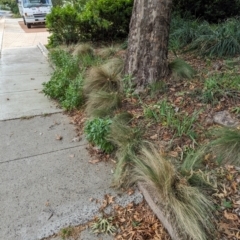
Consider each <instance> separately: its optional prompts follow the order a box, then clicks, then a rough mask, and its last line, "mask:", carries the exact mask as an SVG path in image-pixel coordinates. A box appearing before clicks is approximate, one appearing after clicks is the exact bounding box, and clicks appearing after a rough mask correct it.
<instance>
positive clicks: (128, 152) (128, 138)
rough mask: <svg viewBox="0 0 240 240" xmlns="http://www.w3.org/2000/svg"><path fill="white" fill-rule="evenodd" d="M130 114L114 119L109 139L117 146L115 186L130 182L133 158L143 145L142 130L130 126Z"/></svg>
mask: <svg viewBox="0 0 240 240" xmlns="http://www.w3.org/2000/svg"><path fill="white" fill-rule="evenodd" d="M129 118H130V116H129V114H127V113H125V114H121V115H118V116H116V117H115V118H114V119H113V122H112V124H111V126H110V133H109V136H108V139H109V140H110V141H111V142H112V143H113V144H114V145H115V146H116V147H117V154H116V157H117V165H116V168H115V172H114V176H113V185H114V186H115V187H121V186H123V185H124V186H128V185H129V184H130V181H129V180H130V169H131V167H132V165H133V161H132V159H133V158H134V156H135V155H136V153H137V152H138V150H139V148H140V146H141V131H140V130H139V129H134V128H131V127H130V126H128V125H127V124H128V123H129Z"/></svg>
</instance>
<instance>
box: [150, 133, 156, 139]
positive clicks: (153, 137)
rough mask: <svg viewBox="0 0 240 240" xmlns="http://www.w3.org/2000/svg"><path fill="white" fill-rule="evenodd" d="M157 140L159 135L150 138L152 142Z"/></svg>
mask: <svg viewBox="0 0 240 240" xmlns="http://www.w3.org/2000/svg"><path fill="white" fill-rule="evenodd" d="M157 138H158V135H157V134H154V135H153V136H151V137H150V139H152V140H156V139H157Z"/></svg>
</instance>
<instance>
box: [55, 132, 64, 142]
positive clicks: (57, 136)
mask: <svg viewBox="0 0 240 240" xmlns="http://www.w3.org/2000/svg"><path fill="white" fill-rule="evenodd" d="M55 139H56V140H58V141H60V140H62V139H63V137H62V136H61V135H58V134H57V135H56V138H55Z"/></svg>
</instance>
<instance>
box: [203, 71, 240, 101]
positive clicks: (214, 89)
mask: <svg viewBox="0 0 240 240" xmlns="http://www.w3.org/2000/svg"><path fill="white" fill-rule="evenodd" d="M239 94H240V77H239V75H238V74H233V73H231V72H227V73H224V74H215V75H213V76H210V77H209V78H207V79H205V81H204V87H203V91H202V96H201V97H200V98H201V100H202V101H203V102H204V103H210V104H213V105H214V104H217V103H218V102H219V100H220V99H221V98H222V97H225V98H226V97H227V98H229V99H232V100H237V99H238V98H239Z"/></svg>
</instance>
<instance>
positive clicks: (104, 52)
mask: <svg viewBox="0 0 240 240" xmlns="http://www.w3.org/2000/svg"><path fill="white" fill-rule="evenodd" d="M117 51H119V48H117V47H114V46H111V47H105V48H101V49H100V50H99V51H97V53H96V54H97V55H98V56H99V57H101V58H103V59H108V58H109V57H111V56H114V54H116V52H117Z"/></svg>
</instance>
